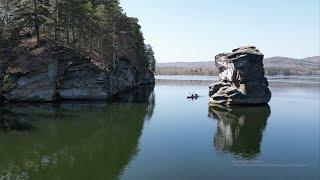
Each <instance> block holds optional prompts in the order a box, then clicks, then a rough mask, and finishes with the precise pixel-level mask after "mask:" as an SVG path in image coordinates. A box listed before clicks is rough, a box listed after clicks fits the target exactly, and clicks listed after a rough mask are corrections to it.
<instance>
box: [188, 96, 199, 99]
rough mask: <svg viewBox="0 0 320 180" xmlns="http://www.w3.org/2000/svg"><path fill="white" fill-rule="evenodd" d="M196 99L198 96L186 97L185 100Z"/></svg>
mask: <svg viewBox="0 0 320 180" xmlns="http://www.w3.org/2000/svg"><path fill="white" fill-rule="evenodd" d="M198 97H199V96H198V95H196V96H194V95H192V96H187V99H197V98H198Z"/></svg>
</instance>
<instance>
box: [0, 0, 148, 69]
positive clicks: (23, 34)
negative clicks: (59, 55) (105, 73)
mask: <svg viewBox="0 0 320 180" xmlns="http://www.w3.org/2000/svg"><path fill="white" fill-rule="evenodd" d="M28 37H34V38H36V42H37V45H38V46H41V45H42V43H45V41H48V40H50V42H52V44H51V46H61V45H63V46H67V47H69V48H72V49H73V50H76V51H77V52H78V54H79V56H80V55H81V54H86V53H87V54H88V53H91V56H94V57H95V58H100V59H103V60H106V61H105V62H106V63H107V65H109V66H110V65H113V66H114V65H115V61H116V60H117V59H118V58H119V57H120V56H123V54H125V53H124V52H123V51H124V49H126V50H127V49H128V48H131V50H130V51H132V52H129V53H130V54H134V57H132V56H131V57H130V59H132V61H133V62H134V64H135V65H136V66H151V65H152V63H153V64H154V62H150V61H152V60H153V61H154V59H148V52H147V51H148V48H149V49H150V46H148V48H147V47H146V46H145V44H144V39H143V35H142V33H141V30H140V26H139V25H138V19H136V18H131V17H127V16H126V15H125V13H124V12H123V10H122V8H121V7H120V6H119V1H118V0H0V50H2V51H6V52H5V53H6V54H7V53H8V52H10V47H12V46H15V44H14V43H17V42H19V40H21V39H23V38H28ZM127 54H128V52H127ZM110 67H112V66H110Z"/></svg>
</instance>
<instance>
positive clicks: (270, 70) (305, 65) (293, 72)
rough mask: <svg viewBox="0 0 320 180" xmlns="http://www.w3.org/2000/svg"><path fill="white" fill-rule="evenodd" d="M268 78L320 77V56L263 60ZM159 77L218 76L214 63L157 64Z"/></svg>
mask: <svg viewBox="0 0 320 180" xmlns="http://www.w3.org/2000/svg"><path fill="white" fill-rule="evenodd" d="M263 63H264V69H265V72H266V75H267V76H281V75H282V76H320V56H314V57H308V58H303V59H294V58H288V57H271V58H265V59H264V60H263ZM156 72H157V75H190V76H191V75H204V76H206V75H210V76H214V75H218V69H217V68H216V66H215V64H214V61H199V62H172V63H157V66H156Z"/></svg>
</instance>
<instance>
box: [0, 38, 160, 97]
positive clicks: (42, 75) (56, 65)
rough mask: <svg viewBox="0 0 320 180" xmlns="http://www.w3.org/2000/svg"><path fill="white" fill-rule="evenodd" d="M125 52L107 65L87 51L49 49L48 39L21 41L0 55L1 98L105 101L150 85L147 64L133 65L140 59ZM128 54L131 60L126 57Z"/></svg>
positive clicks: (66, 48) (151, 80)
mask: <svg viewBox="0 0 320 180" xmlns="http://www.w3.org/2000/svg"><path fill="white" fill-rule="evenodd" d="M123 51H125V49H124V50H123ZM128 52H129V53H127V57H126V58H123V57H120V58H117V59H116V61H115V63H114V66H112V68H110V67H111V65H108V64H107V63H106V62H111V60H108V59H99V58H97V57H95V56H90V54H89V55H88V54H86V55H82V56H81V57H79V54H78V53H77V52H76V51H74V50H72V49H70V48H68V47H64V46H61V47H58V48H56V49H52V48H51V47H50V43H49V42H43V43H42V45H41V46H40V47H38V46H36V45H35V41H34V39H26V40H23V41H22V42H21V43H19V45H17V47H14V48H13V49H12V50H11V52H10V54H14V56H12V57H6V58H1V56H0V60H1V62H2V64H1V67H0V70H1V72H0V88H1V97H2V100H4V101H15V102H18V101H26V102H34V101H40V102H41V101H43V102H51V101H58V100H109V99H112V98H114V96H117V95H119V94H121V92H123V91H127V90H130V89H134V88H137V87H139V86H141V85H145V84H153V83H154V81H155V80H154V74H153V73H152V72H151V71H150V70H149V69H148V67H147V66H145V65H141V66H137V65H136V63H137V62H138V63H140V64H143V63H144V60H143V59H137V58H136V56H135V54H130V51H128ZM2 56H3V54H2ZM131 56H132V57H133V59H134V60H132V59H129V58H130V57H131ZM4 60H6V62H4ZM133 61H134V62H133Z"/></svg>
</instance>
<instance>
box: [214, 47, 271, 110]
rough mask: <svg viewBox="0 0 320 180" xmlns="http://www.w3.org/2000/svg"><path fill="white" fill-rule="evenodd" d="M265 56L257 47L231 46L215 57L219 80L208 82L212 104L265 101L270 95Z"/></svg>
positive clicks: (260, 102)
mask: <svg viewBox="0 0 320 180" xmlns="http://www.w3.org/2000/svg"><path fill="white" fill-rule="evenodd" d="M263 57H264V55H263V54H262V53H261V52H260V51H259V50H258V49H256V47H253V46H248V47H241V48H238V49H234V50H233V51H232V52H231V53H227V54H219V55H217V56H216V57H215V62H216V66H217V67H218V69H219V76H220V79H221V81H219V82H217V83H214V84H212V85H210V87H209V96H210V103H212V104H264V103H268V102H269V101H270V98H271V92H270V90H269V88H268V85H269V84H268V81H267V79H266V78H265V77H264V68H263V62H262V61H263Z"/></svg>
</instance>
